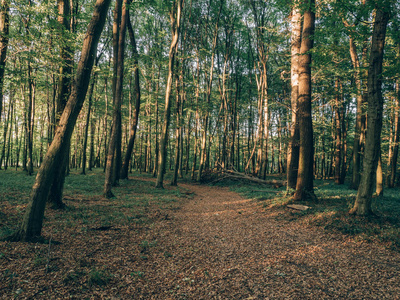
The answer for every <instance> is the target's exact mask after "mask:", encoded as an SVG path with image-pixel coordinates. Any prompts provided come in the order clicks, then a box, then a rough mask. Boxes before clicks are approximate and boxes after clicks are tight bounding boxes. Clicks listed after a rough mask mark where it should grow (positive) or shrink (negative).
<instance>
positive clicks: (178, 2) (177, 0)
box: [156, 0, 184, 188]
mask: <svg viewBox="0 0 400 300" xmlns="http://www.w3.org/2000/svg"><path fill="white" fill-rule="evenodd" d="M183 3H184V0H174V3H173V5H172V7H171V9H170V12H169V16H170V20H171V32H172V40H171V46H170V48H169V62H168V78H167V84H166V87H165V110H164V123H163V127H162V131H161V139H160V149H159V152H158V154H157V155H158V170H157V182H156V187H157V188H163V181H164V172H165V164H166V160H167V142H168V128H169V123H170V118H171V116H170V115H171V101H170V100H171V99H170V98H171V91H172V80H173V72H174V65H175V55H176V51H177V47H178V40H179V32H180V25H181V15H182V9H183Z"/></svg>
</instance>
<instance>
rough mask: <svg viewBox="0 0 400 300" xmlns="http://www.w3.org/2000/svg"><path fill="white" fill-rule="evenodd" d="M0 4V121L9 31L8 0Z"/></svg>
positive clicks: (2, 0)
mask: <svg viewBox="0 0 400 300" xmlns="http://www.w3.org/2000/svg"><path fill="white" fill-rule="evenodd" d="M0 3H1V5H0V121H1V113H2V109H3V84H4V69H5V67H6V58H7V48H8V40H9V38H8V33H9V27H10V22H9V19H10V17H9V10H10V0H1V2H0Z"/></svg>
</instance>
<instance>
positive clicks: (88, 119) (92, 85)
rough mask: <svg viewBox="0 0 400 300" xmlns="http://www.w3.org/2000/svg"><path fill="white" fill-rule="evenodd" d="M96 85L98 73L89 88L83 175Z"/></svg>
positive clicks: (94, 75)
mask: <svg viewBox="0 0 400 300" xmlns="http://www.w3.org/2000/svg"><path fill="white" fill-rule="evenodd" d="M95 85H96V73H94V74H93V79H92V83H91V85H90V88H89V96H88V98H89V99H88V111H87V114H86V122H85V123H86V125H85V129H84V133H83V147H82V172H81V174H82V175H85V174H86V148H87V141H88V133H89V126H90V113H91V111H92V101H93V100H92V99H93V90H94V86H95ZM89 167H90V166H89Z"/></svg>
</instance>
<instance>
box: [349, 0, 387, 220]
mask: <svg viewBox="0 0 400 300" xmlns="http://www.w3.org/2000/svg"><path fill="white" fill-rule="evenodd" d="M386 4H387V3H386ZM375 6H376V8H375V21H374V29H373V33H372V44H371V54H370V59H369V68H368V81H367V86H368V112H367V134H366V138H365V151H364V163H363V173H362V176H361V181H360V185H359V188H358V192H357V198H356V201H355V203H354V206H353V208H352V209H351V210H350V214H356V215H369V214H372V208H371V203H372V201H371V200H372V193H373V187H374V183H375V180H376V170H377V166H378V160H379V155H380V149H381V140H380V139H381V129H382V111H383V97H382V63H383V49H384V46H385V36H386V27H387V24H388V21H389V6H388V5H378V4H375Z"/></svg>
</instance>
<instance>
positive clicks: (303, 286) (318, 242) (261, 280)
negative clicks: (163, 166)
mask: <svg viewBox="0 0 400 300" xmlns="http://www.w3.org/2000/svg"><path fill="white" fill-rule="evenodd" d="M182 186H184V187H185V188H187V189H189V190H191V191H193V192H194V197H193V198H192V199H191V200H188V201H187V203H186V204H185V205H184V206H183V207H182V208H181V209H180V210H178V211H177V212H176V213H175V214H174V215H173V216H172V219H171V220H170V221H169V222H168V224H166V223H163V224H164V225H162V226H161V227H160V228H158V229H157V228H156V230H155V231H156V232H157V233H156V234H155V235H154V236H153V238H154V239H155V240H157V241H158V245H159V246H158V247H157V248H158V251H157V252H158V255H157V254H155V253H154V255H155V256H154V257H153V259H150V260H149V263H148V265H147V267H148V270H152V271H150V273H148V274H147V281H141V282H138V284H137V285H136V286H135V288H134V290H135V292H139V293H138V294H140V295H141V296H140V298H157V299H169V298H170V299H336V298H342V299H400V255H399V253H396V252H391V251H389V250H386V249H385V248H383V247H380V246H379V245H373V244H363V243H359V242H355V241H352V240H351V239H347V238H346V237H343V236H339V235H333V234H327V233H324V232H322V231H319V230H316V229H312V228H304V227H298V225H295V222H288V221H284V220H281V218H277V217H278V216H277V215H274V214H273V213H271V212H270V211H268V210H266V209H263V208H261V207H260V206H259V205H257V204H256V203H254V202H253V201H251V200H246V199H243V198H242V197H240V196H239V195H237V194H236V193H233V192H230V191H229V190H228V189H226V188H217V187H209V186H197V185H184V184H182ZM277 219H279V220H277ZM321 230H322V229H321ZM161 254H163V255H164V257H163V258H161ZM157 256H158V258H159V259H157Z"/></svg>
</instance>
